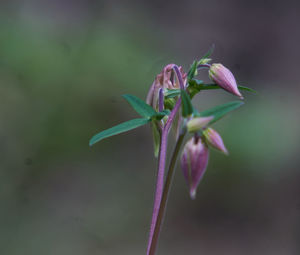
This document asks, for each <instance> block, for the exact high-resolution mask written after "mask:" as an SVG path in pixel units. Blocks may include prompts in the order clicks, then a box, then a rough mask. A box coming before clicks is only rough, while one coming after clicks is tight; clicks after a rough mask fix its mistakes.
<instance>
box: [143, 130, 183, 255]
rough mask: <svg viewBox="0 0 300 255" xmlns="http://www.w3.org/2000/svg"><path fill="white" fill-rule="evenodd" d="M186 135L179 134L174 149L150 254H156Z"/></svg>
mask: <svg viewBox="0 0 300 255" xmlns="http://www.w3.org/2000/svg"><path fill="white" fill-rule="evenodd" d="M184 136H185V132H183V133H181V134H180V135H179V137H178V140H177V143H176V145H175V149H174V151H173V155H172V158H171V162H170V165H169V170H168V173H167V177H166V182H165V186H164V190H163V194H162V198H161V202H160V207H159V211H158V215H157V221H156V224H155V228H154V233H153V238H152V242H151V246H150V251H149V255H154V254H155V250H156V247H157V244H158V237H159V234H160V230H161V224H162V221H163V218H164V215H165V209H166V205H167V201H168V195H169V192H170V187H171V183H172V180H173V176H174V170H175V166H176V161H177V157H178V154H179V152H180V147H181V145H182V142H183V140H184Z"/></svg>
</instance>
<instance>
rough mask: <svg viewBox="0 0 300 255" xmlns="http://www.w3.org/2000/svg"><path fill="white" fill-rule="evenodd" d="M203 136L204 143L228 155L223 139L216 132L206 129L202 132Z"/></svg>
mask: <svg viewBox="0 0 300 255" xmlns="http://www.w3.org/2000/svg"><path fill="white" fill-rule="evenodd" d="M203 135H204V137H205V140H206V142H207V143H208V144H209V145H210V146H212V147H213V148H215V149H217V150H219V151H221V152H223V153H224V154H226V155H228V151H227V149H226V147H225V145H224V143H223V139H222V137H221V136H220V135H219V133H218V132H217V131H216V130H214V129H212V128H207V129H205V130H204V131H203Z"/></svg>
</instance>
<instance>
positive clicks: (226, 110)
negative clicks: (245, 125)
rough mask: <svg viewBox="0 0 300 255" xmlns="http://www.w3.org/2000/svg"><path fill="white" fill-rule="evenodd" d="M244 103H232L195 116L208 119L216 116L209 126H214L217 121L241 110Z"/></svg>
mask: <svg viewBox="0 0 300 255" xmlns="http://www.w3.org/2000/svg"><path fill="white" fill-rule="evenodd" d="M243 104H244V102H242V101H232V102H229V103H226V104H222V105H218V106H216V107H213V108H211V109H208V110H206V111H203V112H200V113H197V114H195V115H196V116H197V117H208V116H214V118H213V120H211V122H210V123H209V124H212V123H214V122H216V121H217V120H219V119H221V118H222V117H224V116H225V115H226V114H227V113H229V112H231V111H233V110H235V109H237V108H239V107H240V106H241V105H243Z"/></svg>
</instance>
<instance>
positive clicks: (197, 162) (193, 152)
mask: <svg viewBox="0 0 300 255" xmlns="http://www.w3.org/2000/svg"><path fill="white" fill-rule="evenodd" d="M208 158H209V150H208V148H207V146H206V144H205V143H204V142H203V141H202V139H201V138H195V137H193V138H191V139H190V140H189V141H188V142H187V143H186V145H185V147H184V149H183V152H182V156H181V168H182V171H183V175H184V178H185V179H186V181H187V183H188V184H189V187H190V196H191V198H192V199H195V197H196V190H197V186H198V185H199V183H200V181H201V179H202V177H203V175H204V173H205V170H206V167H207V163H208Z"/></svg>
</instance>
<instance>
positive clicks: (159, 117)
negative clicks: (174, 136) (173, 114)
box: [152, 110, 170, 120]
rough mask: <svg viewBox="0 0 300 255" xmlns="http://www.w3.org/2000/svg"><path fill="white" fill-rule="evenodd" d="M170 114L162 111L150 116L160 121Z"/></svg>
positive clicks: (167, 111)
mask: <svg viewBox="0 0 300 255" xmlns="http://www.w3.org/2000/svg"><path fill="white" fill-rule="evenodd" d="M169 114H170V110H163V111H161V112H157V113H156V114H155V115H154V116H152V119H156V120H161V119H162V118H163V117H165V116H166V115H169Z"/></svg>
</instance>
